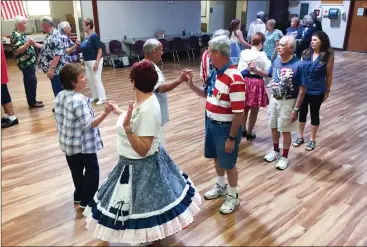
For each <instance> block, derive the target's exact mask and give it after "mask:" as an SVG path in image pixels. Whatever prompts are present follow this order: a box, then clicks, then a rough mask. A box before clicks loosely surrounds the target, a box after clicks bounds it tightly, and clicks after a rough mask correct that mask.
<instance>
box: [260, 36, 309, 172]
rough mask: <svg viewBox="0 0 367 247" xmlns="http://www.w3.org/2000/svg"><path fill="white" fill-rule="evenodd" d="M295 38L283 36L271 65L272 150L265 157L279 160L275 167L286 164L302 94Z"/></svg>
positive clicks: (303, 91)
mask: <svg viewBox="0 0 367 247" xmlns="http://www.w3.org/2000/svg"><path fill="white" fill-rule="evenodd" d="M295 47H296V40H295V38H294V37H293V36H284V37H283V38H282V39H281V40H280V41H279V45H278V48H277V49H278V55H279V56H278V57H277V58H276V59H275V60H274V62H273V65H272V67H271V68H270V71H269V75H268V76H272V80H271V89H272V92H273V96H272V97H270V98H271V99H270V104H269V109H268V115H269V127H270V128H271V133H272V138H273V144H274V149H273V150H272V151H271V152H270V153H268V154H267V155H266V156H265V158H264V159H265V160H266V161H268V162H272V161H275V160H278V163H277V165H276V168H277V169H279V170H284V169H286V168H287V167H288V152H289V148H290V146H291V142H292V136H291V132H292V131H296V130H297V126H298V125H297V120H298V112H299V108H300V107H301V104H302V101H303V98H304V96H305V86H304V82H303V80H302V68H301V63H300V61H299V60H298V59H297V58H296V57H295V56H294V54H293V52H294V49H295ZM280 132H281V133H282V135H283V153H282V154H281V153H280V149H279V139H280Z"/></svg>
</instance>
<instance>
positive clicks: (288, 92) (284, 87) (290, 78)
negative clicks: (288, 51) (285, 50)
mask: <svg viewBox="0 0 367 247" xmlns="http://www.w3.org/2000/svg"><path fill="white" fill-rule="evenodd" d="M270 74H271V75H272V80H271V86H272V87H271V88H272V92H273V96H274V97H275V98H282V99H293V98H297V97H298V92H299V88H298V87H299V86H304V85H305V82H304V81H303V80H302V65H301V62H300V60H299V59H298V58H297V57H295V56H293V58H292V59H291V60H290V61H288V62H287V63H283V62H282V59H281V58H280V57H277V58H276V59H275V60H274V62H273V64H272V67H271V68H270Z"/></svg>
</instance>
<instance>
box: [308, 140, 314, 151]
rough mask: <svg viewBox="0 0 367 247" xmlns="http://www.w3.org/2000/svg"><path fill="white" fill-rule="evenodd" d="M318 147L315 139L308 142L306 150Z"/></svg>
mask: <svg viewBox="0 0 367 247" xmlns="http://www.w3.org/2000/svg"><path fill="white" fill-rule="evenodd" d="M315 148H316V142H314V141H309V142H308V143H307V146H306V148H305V149H306V150H307V151H312V150H314V149H315Z"/></svg>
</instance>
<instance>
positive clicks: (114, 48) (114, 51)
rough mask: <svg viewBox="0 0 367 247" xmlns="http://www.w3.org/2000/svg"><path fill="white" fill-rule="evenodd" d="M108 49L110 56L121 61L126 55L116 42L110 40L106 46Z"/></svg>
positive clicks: (119, 43)
mask: <svg viewBox="0 0 367 247" xmlns="http://www.w3.org/2000/svg"><path fill="white" fill-rule="evenodd" d="M108 46H109V48H110V54H111V56H117V57H118V58H119V60H120V61H121V58H122V57H124V55H126V54H127V53H126V52H125V51H124V50H123V49H122V44H121V42H120V41H118V40H111V41H110V42H109V44H108Z"/></svg>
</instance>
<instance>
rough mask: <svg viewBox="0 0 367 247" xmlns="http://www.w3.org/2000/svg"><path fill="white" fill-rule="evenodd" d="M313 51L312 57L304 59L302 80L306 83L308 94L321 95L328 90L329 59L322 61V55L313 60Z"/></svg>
mask: <svg viewBox="0 0 367 247" xmlns="http://www.w3.org/2000/svg"><path fill="white" fill-rule="evenodd" d="M312 56H313V53H311V54H310V57H309V58H307V57H303V60H302V70H303V71H302V80H303V81H305V83H306V85H307V86H306V94H308V95H320V94H324V93H325V92H326V66H327V61H326V62H324V61H321V60H320V56H318V57H317V58H316V60H315V61H312Z"/></svg>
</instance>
